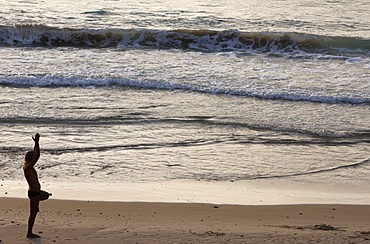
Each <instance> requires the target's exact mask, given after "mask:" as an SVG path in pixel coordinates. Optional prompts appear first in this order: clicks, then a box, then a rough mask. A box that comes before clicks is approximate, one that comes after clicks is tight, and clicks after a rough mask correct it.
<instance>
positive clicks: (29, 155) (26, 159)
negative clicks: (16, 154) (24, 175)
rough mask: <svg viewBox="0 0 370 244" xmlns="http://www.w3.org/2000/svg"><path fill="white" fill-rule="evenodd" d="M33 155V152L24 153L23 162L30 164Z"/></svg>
mask: <svg viewBox="0 0 370 244" xmlns="http://www.w3.org/2000/svg"><path fill="white" fill-rule="evenodd" d="M34 155H35V152H34V151H28V152H27V153H26V156H25V157H24V161H26V163H30V162H31V161H32V159H33V156H34Z"/></svg>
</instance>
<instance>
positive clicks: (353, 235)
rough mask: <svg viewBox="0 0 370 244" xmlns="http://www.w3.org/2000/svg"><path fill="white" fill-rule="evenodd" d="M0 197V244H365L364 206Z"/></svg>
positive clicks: (369, 213) (368, 239) (367, 220)
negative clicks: (32, 204)
mask: <svg viewBox="0 0 370 244" xmlns="http://www.w3.org/2000/svg"><path fill="white" fill-rule="evenodd" d="M28 204H29V201H28V199H25V198H9V197H1V198H0V213H1V215H0V240H1V241H0V243H6V244H8V243H44V244H45V243H110V244H112V243H370V206H368V205H335V204H324V205H317V204H315V205H302V204H300V205H272V206H246V205H215V204H200V203H149V202H146V203H142V202H93V201H70V200H53V199H50V200H47V201H45V202H42V203H40V211H41V212H40V214H39V215H38V216H37V219H36V224H35V227H34V232H35V233H36V234H39V235H42V238H39V239H34V240H32V239H27V238H26V237H25V234H26V229H27V218H28V210H29V206H28Z"/></svg>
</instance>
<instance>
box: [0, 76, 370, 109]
mask: <svg viewBox="0 0 370 244" xmlns="http://www.w3.org/2000/svg"><path fill="white" fill-rule="evenodd" d="M0 85H1V86H9V87H86V88H95V87H115V86H117V87H130V88H138V89H156V90H169V91H174V90H180V91H186V92H188V91H189V92H200V93H206V94H213V95H232V96H245V97H255V98H260V99H273V100H289V101H307V102H318V103H330V104H335V103H346V104H370V97H368V96H358V95H354V94H350V93H348V94H347V93H343V94H331V95H324V94H321V93H314V92H313V91H312V92H310V91H307V90H292V91H284V90H273V89H271V88H269V87H267V88H265V89H264V88H252V87H251V88H245V89H238V88H235V89H233V88H226V87H225V88H222V87H212V86H197V85H191V84H181V83H173V82H166V81H157V80H144V81H140V80H131V79H124V78H116V77H110V78H102V77H94V76H93V77H79V76H76V77H62V76H50V75H45V76H43V75H34V76H31V75H30V76H17V77H6V76H5V77H4V76H3V77H1V76H0Z"/></svg>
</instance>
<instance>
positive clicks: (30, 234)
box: [27, 233, 41, 238]
mask: <svg viewBox="0 0 370 244" xmlns="http://www.w3.org/2000/svg"><path fill="white" fill-rule="evenodd" d="M40 237H41V236H39V235H35V234H33V233H28V234H27V238H40Z"/></svg>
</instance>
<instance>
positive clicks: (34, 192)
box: [23, 133, 49, 238]
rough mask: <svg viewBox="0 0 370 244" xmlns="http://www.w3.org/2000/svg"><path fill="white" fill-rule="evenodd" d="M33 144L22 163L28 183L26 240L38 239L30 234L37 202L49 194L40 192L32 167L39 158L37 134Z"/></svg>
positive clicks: (46, 197)
mask: <svg viewBox="0 0 370 244" xmlns="http://www.w3.org/2000/svg"><path fill="white" fill-rule="evenodd" d="M32 139H33V141H34V142H35V146H34V149H33V151H29V152H27V153H26V156H25V157H24V163H23V171H24V176H25V177H26V180H27V182H28V186H29V188H28V198H29V199H30V206H31V209H30V217H29V219H28V231H27V238H39V237H40V236H39V235H35V234H33V233H32V228H33V225H34V223H35V219H36V215H37V212H39V202H40V201H44V200H46V199H48V198H49V193H48V192H46V191H42V190H41V185H40V182H39V180H38V177H37V173H36V170H35V168H34V167H33V166H34V165H35V164H36V163H37V160H39V158H40V146H39V139H40V135H39V133H36V135H35V137H32Z"/></svg>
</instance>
